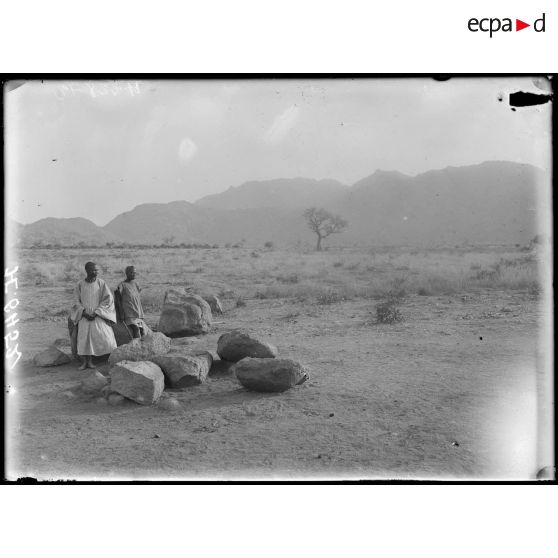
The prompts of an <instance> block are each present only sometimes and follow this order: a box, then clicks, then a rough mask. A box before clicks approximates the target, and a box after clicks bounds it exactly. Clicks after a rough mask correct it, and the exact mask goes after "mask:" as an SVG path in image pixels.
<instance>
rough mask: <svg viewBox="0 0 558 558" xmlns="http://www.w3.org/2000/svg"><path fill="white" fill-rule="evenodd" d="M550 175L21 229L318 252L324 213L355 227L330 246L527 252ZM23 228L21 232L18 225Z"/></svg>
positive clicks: (58, 240)
mask: <svg viewBox="0 0 558 558" xmlns="http://www.w3.org/2000/svg"><path fill="white" fill-rule="evenodd" d="M545 180H548V177H547V176H546V174H545V173H544V171H542V170H540V169H538V168H536V167H534V166H532V165H526V164H519V163H512V162H508V161H490V162H485V163H481V164H478V165H470V166H463V167H447V168H445V169H441V170H432V171H428V172H425V173H422V174H419V175H416V176H408V175H405V174H402V173H399V172H391V171H390V172H386V171H376V172H375V173H374V174H372V175H370V176H368V177H366V178H364V179H362V180H360V181H358V182H356V183H355V184H353V185H352V186H345V185H343V184H341V183H340V182H338V181H336V180H313V179H307V178H291V179H276V180H268V181H260V182H256V181H251V182H246V183H244V184H242V185H240V186H236V187H231V188H229V189H228V190H226V191H224V192H222V193H220V194H213V195H210V196H206V197H204V198H202V199H200V200H198V201H197V202H195V203H189V202H186V201H175V202H171V203H165V204H157V203H150V204H142V205H138V206H136V207H135V208H133V209H132V210H131V211H127V212H125V213H122V214H120V215H118V216H117V217H115V218H114V219H113V220H112V221H110V222H109V223H108V224H107V225H105V226H104V227H98V226H97V225H95V224H94V223H93V222H91V221H89V220H87V219H83V218H79V217H78V218H73V219H57V218H47V219H41V220H39V221H36V222H35V223H31V224H29V225H17V227H18V228H17V235H18V238H19V241H20V243H21V244H22V245H24V246H28V245H33V244H35V245H36V244H38V243H43V244H46V243H48V244H60V245H63V246H67V245H72V244H73V245H75V244H78V243H80V242H81V243H85V244H88V245H104V244H105V243H107V242H112V243H117V244H118V243H124V242H126V243H130V244H160V243H163V242H169V241H170V242H171V243H175V244H178V243H182V242H184V243H209V244H215V243H217V244H220V245H222V244H226V243H231V244H234V243H237V242H242V241H244V242H245V244H246V245H253V246H261V245H262V244H263V243H264V242H266V241H271V242H274V243H275V244H276V245H292V244H296V243H300V242H302V243H313V242H314V240H315V237H314V235H313V233H312V232H311V231H310V230H309V229H308V228H307V226H306V223H305V221H304V218H303V216H302V213H303V211H304V209H306V208H308V207H323V208H325V209H327V210H328V211H331V212H332V213H335V214H338V215H341V216H342V217H343V218H345V219H346V220H347V221H348V222H349V227H348V229H347V230H346V231H345V232H344V233H342V234H339V235H334V236H331V237H329V238H328V239H327V241H326V242H327V243H328V244H361V245H369V246H374V245H383V246H386V245H406V246H440V245H455V244H463V243H471V244H510V243H526V242H528V241H529V240H530V239H531V238H533V237H534V236H535V235H536V234H537V233H538V232H539V230H538V229H539V226H538V225H539V222H540V219H539V218H538V215H537V196H538V191H539V190H540V191H542V189H543V188H544V187H545ZM14 226H15V225H14Z"/></svg>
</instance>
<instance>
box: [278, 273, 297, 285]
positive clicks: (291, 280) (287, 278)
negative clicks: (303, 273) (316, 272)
mask: <svg viewBox="0 0 558 558" xmlns="http://www.w3.org/2000/svg"><path fill="white" fill-rule="evenodd" d="M277 281H279V282H280V283H284V284H286V285H294V284H296V283H298V282H299V281H300V278H299V276H298V275H297V274H296V273H291V274H290V275H278V276H277Z"/></svg>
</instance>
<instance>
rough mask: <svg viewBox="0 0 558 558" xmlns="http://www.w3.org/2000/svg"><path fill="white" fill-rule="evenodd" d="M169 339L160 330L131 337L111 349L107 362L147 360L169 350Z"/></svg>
mask: <svg viewBox="0 0 558 558" xmlns="http://www.w3.org/2000/svg"><path fill="white" fill-rule="evenodd" d="M170 347H171V340H170V339H169V338H168V337H167V336H166V335H164V334H162V333H160V332H151V333H150V334H149V335H145V336H143V337H141V338H139V339H133V340H132V341H130V342H129V343H126V345H121V346H120V347H117V348H116V349H114V351H112V353H111V354H110V356H109V359H108V363H109V364H116V363H117V362H120V361H121V360H133V361H140V360H149V359H150V358H151V357H154V356H157V355H164V354H166V353H168V352H169V350H170Z"/></svg>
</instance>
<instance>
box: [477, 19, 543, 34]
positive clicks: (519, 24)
mask: <svg viewBox="0 0 558 558" xmlns="http://www.w3.org/2000/svg"><path fill="white" fill-rule="evenodd" d="M545 24H546V22H545V14H543V15H542V16H541V17H540V18H539V19H536V20H535V21H534V23H533V29H534V30H535V31H536V32H537V33H544V32H545ZM467 27H468V28H469V31H472V32H473V33H477V32H478V31H481V32H483V33H490V35H489V36H490V38H492V35H493V34H494V33H497V32H498V31H503V32H504V33H505V32H511V31H514V29H513V24H512V18H509V17H505V18H503V19H500V18H498V17H484V18H482V19H477V18H476V17H472V18H471V19H470V20H469V22H468V24H467ZM527 27H531V24H530V23H525V22H524V21H521V20H520V19H516V20H515V31H521V30H522V29H526V28H527Z"/></svg>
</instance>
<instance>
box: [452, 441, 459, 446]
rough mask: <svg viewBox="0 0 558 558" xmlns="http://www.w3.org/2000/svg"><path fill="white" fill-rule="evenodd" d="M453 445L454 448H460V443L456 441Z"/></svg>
mask: <svg viewBox="0 0 558 558" xmlns="http://www.w3.org/2000/svg"><path fill="white" fill-rule="evenodd" d="M451 445H452V446H455V447H459V442H455V441H454V442H452V443H451Z"/></svg>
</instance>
